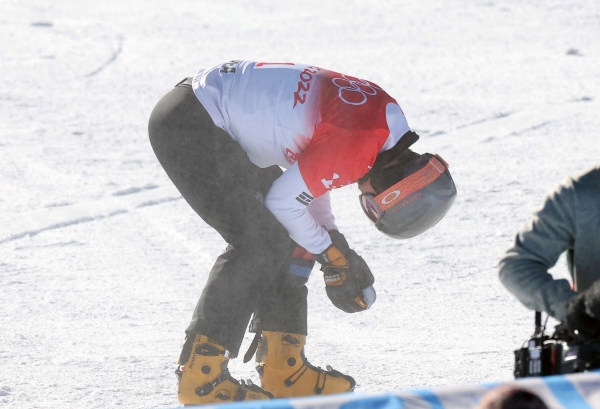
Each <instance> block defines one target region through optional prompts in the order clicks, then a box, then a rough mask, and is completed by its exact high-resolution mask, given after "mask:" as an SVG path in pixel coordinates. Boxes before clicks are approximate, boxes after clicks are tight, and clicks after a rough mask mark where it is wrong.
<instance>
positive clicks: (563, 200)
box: [498, 180, 575, 321]
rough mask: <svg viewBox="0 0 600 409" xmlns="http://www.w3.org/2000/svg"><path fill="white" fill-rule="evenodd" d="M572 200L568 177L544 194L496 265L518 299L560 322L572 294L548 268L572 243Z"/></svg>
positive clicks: (573, 212) (504, 283) (573, 222)
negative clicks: (542, 202)
mask: <svg viewBox="0 0 600 409" xmlns="http://www.w3.org/2000/svg"><path fill="white" fill-rule="evenodd" d="M574 201H575V199H574V193H573V185H572V182H570V181H569V180H567V181H566V182H565V183H564V184H563V185H561V186H559V187H558V188H557V189H556V190H554V191H553V192H551V193H550V194H549V195H547V196H546V198H545V201H544V204H543V206H542V208H541V209H540V210H538V211H537V213H536V214H535V216H534V218H533V220H531V221H530V222H528V223H527V224H525V226H523V228H522V229H521V230H520V231H519V232H518V233H517V236H516V237H515V241H514V244H513V246H512V247H511V248H509V249H508V250H507V252H506V254H505V255H504V257H503V258H502V259H501V260H500V263H499V267H498V274H499V277H500V281H501V282H502V284H503V285H504V286H505V287H506V288H507V289H508V290H509V291H510V292H511V293H513V294H514V295H515V296H516V297H517V299H519V301H521V302H522V303H523V304H524V305H525V306H526V307H527V308H530V309H532V310H536V311H544V312H546V313H548V314H550V315H551V316H553V317H554V318H556V319H557V320H559V321H563V320H564V318H565V307H566V304H567V302H568V301H569V299H570V298H571V297H572V296H573V295H574V294H575V293H574V292H573V291H572V290H571V285H570V283H569V281H568V280H565V279H558V280H554V279H553V278H552V276H551V275H550V274H549V273H548V269H550V268H551V267H552V266H554V264H556V261H557V260H558V258H559V257H560V255H561V253H563V252H564V251H565V250H567V249H569V248H572V246H573V241H574V233H575V209H574V205H575V203H574Z"/></svg>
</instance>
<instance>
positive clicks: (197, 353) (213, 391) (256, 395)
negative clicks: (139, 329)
mask: <svg viewBox="0 0 600 409" xmlns="http://www.w3.org/2000/svg"><path fill="white" fill-rule="evenodd" d="M226 354H227V351H226V350H225V348H224V347H222V346H221V345H219V344H217V343H215V342H212V341H211V340H210V339H209V338H208V337H206V336H204V335H196V339H195V340H194V344H193V346H192V348H191V353H190V354H189V358H188V359H187V361H186V362H184V363H182V362H179V365H178V368H177V370H176V371H175V373H176V374H177V377H178V378H179V388H178V392H177V398H178V399H179V402H180V403H182V404H184V405H192V404H193V405H199V404H205V403H211V404H215V403H228V402H233V401H250V400H265V399H271V398H273V395H271V394H270V393H269V392H266V391H264V390H262V389H261V388H259V387H258V386H257V385H254V384H252V383H251V382H249V383H248V384H246V383H245V382H244V381H241V382H240V381H238V380H236V379H234V378H232V377H231V375H230V374H229V371H228V370H227V363H228V362H229V358H228V357H226V356H225V355H226Z"/></svg>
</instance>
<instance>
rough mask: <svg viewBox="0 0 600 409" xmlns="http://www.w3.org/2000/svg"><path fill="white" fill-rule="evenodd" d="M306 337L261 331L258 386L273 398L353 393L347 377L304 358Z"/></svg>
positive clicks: (257, 355)
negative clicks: (259, 381) (314, 364)
mask: <svg viewBox="0 0 600 409" xmlns="http://www.w3.org/2000/svg"><path fill="white" fill-rule="evenodd" d="M305 344H306V335H300V334H290V333H285V332H271V331H263V332H262V338H261V340H260V341H259V343H258V350H257V352H256V370H257V371H258V373H259V375H260V379H261V386H262V387H263V389H265V390H266V391H269V392H271V393H272V394H273V396H275V397H276V398H291V397H296V396H313V395H321V394H323V395H326V394H333V393H345V392H351V391H353V390H354V385H355V384H356V382H355V381H354V379H353V378H352V377H350V376H348V375H344V374H342V373H340V372H338V371H335V370H333V369H331V367H329V366H328V367H327V370H326V371H325V370H323V369H321V368H318V367H315V366H313V365H311V364H310V363H309V362H308V360H307V359H306V357H305V356H304V345H305Z"/></svg>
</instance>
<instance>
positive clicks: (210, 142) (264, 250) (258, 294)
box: [148, 78, 314, 356]
mask: <svg viewBox="0 0 600 409" xmlns="http://www.w3.org/2000/svg"><path fill="white" fill-rule="evenodd" d="M190 84H191V81H190V79H189V78H188V79H186V80H184V81H182V82H180V83H179V84H177V85H176V86H175V88H174V89H173V90H171V91H170V92H168V93H167V94H166V95H165V96H164V97H163V98H162V99H161V100H160V101H159V102H158V104H157V105H156V107H155V108H154V110H153V111H152V114H151V116H150V121H149V124H148V133H149V136H150V143H151V144H152V148H153V150H154V153H155V154H156V156H157V158H158V160H159V162H160V164H161V165H162V167H163V168H164V170H165V171H166V173H167V175H168V176H169V178H170V179H171V181H172V182H173V183H174V184H175V186H176V187H177V189H178V190H179V192H181V195H182V196H183V198H184V199H185V200H186V201H187V203H188V204H189V205H190V206H191V207H192V209H193V210H194V211H195V212H196V213H197V214H198V215H199V216H200V217H201V218H202V219H203V220H204V221H205V222H206V223H207V224H208V225H210V226H211V227H213V228H214V229H215V230H216V231H218V232H219V234H220V235H221V236H222V237H223V239H225V241H226V242H227V244H228V246H227V248H226V250H225V252H224V253H223V254H221V255H220V256H219V257H218V258H217V261H216V262H215V264H214V266H213V268H212V270H211V272H210V274H209V276H208V281H207V283H206V285H205V287H204V290H203V291H202V294H201V296H200V299H199V301H198V304H197V306H196V309H195V311H194V314H193V317H192V321H191V323H190V325H189V327H188V328H187V330H186V333H187V338H188V339H192V340H193V339H194V338H195V334H198V333H199V334H203V335H206V336H208V337H209V338H211V339H212V340H214V341H215V342H217V343H219V344H221V345H223V346H224V347H225V348H226V349H227V350H229V351H230V352H231V354H232V356H236V355H237V354H238V352H239V348H240V345H241V343H242V340H243V337H244V334H245V331H246V326H247V325H248V322H249V321H250V318H251V316H252V314H253V313H254V316H255V318H254V320H253V323H254V324H256V325H253V326H254V327H256V328H257V329H258V330H260V329H262V330H268V331H278V332H292V333H296V334H304V335H306V334H307V328H306V327H307V325H306V314H307V305H306V296H307V292H308V290H307V288H306V286H305V283H306V281H307V279H308V275H309V274H310V270H311V269H312V267H313V265H314V261H313V260H310V259H308V258H306V254H307V253H306V251H305V250H304V251H303V249H302V248H299V247H298V246H297V245H296V244H295V243H294V242H293V241H292V240H291V239H290V237H289V235H288V232H287V231H286V229H285V228H284V227H283V226H282V225H281V224H280V223H279V222H278V221H277V220H276V219H275V217H274V216H273V215H272V214H271V213H270V212H269V210H268V209H267V208H266V207H265V206H264V205H263V202H262V199H263V198H264V196H265V195H266V194H267V192H268V190H269V189H270V187H271V184H272V183H273V181H274V180H275V179H277V178H278V177H279V176H280V175H281V173H282V171H281V169H280V168H279V167H277V166H272V167H269V168H264V169H262V168H259V167H258V166H256V165H254V164H253V163H252V162H250V159H249V158H248V156H247V155H246V152H244V150H243V149H242V148H241V147H240V146H239V145H238V143H237V142H236V141H234V140H233V139H232V138H231V136H229V135H228V134H227V133H226V132H225V131H224V130H223V129H221V128H219V127H217V126H216V125H215V124H214V122H213V121H212V119H211V118H210V116H209V114H208V113H207V112H206V110H205V109H204V107H203V106H202V104H201V103H200V101H199V100H198V99H197V98H196V96H195V94H194V92H193V90H192V87H191V85H190ZM303 256H304V257H303Z"/></svg>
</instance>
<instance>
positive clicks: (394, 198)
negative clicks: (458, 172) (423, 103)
mask: <svg viewBox="0 0 600 409" xmlns="http://www.w3.org/2000/svg"><path fill="white" fill-rule="evenodd" d="M405 173H406V174H409V176H407V177H405V178H403V179H402V180H400V181H399V182H397V183H396V184H394V185H392V186H391V187H389V188H388V189H386V190H385V191H384V192H382V193H380V194H378V195H374V194H372V193H363V194H362V195H360V204H361V207H362V209H363V211H364V213H365V214H366V215H367V217H368V218H369V219H370V220H371V221H372V222H373V223H375V226H376V227H377V229H379V230H380V231H381V232H383V233H384V234H386V235H388V236H390V237H394V238H399V239H405V238H410V237H414V236H417V235H419V234H421V233H423V232H424V231H426V230H427V229H429V228H431V227H433V226H434V225H435V224H437V222H439V221H440V220H441V219H442V218H443V217H444V216H445V214H446V213H447V212H448V210H449V209H450V207H451V206H452V203H453V202H454V199H455V197H456V186H455V185H454V181H453V180H452V177H451V176H450V172H449V171H448V164H447V163H446V162H445V161H444V160H443V159H442V158H441V157H440V156H439V155H432V154H423V155H421V157H419V158H417V159H415V160H413V161H411V162H409V163H408V164H406V166H405Z"/></svg>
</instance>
